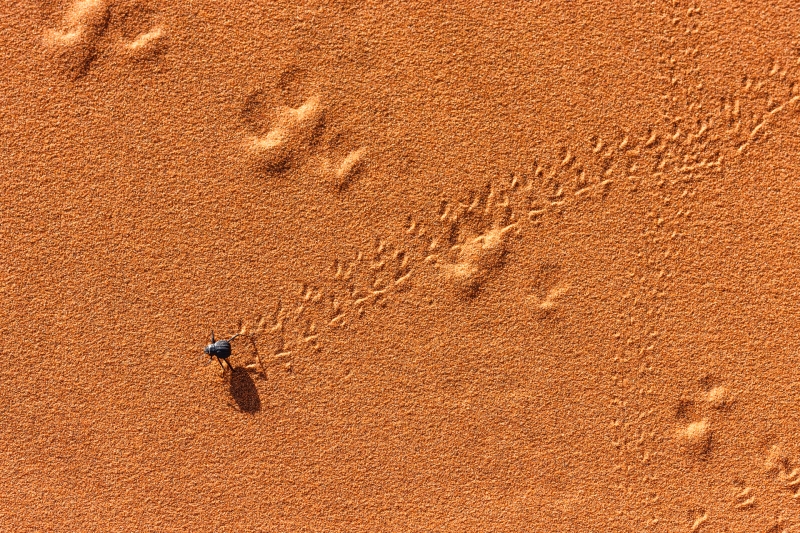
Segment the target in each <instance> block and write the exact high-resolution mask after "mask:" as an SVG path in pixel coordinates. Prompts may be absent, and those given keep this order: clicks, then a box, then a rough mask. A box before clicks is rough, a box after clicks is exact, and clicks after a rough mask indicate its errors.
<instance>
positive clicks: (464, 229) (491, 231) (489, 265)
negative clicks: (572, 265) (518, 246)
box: [428, 188, 517, 298]
mask: <svg viewBox="0 0 800 533" xmlns="http://www.w3.org/2000/svg"><path fill="white" fill-rule="evenodd" d="M440 220H441V221H442V222H443V223H444V224H445V227H446V229H445V232H444V235H443V239H442V241H443V242H438V240H436V239H434V241H433V242H432V244H431V249H432V250H434V251H435V249H436V248H438V247H439V246H448V245H449V250H445V251H444V252H443V253H440V254H437V255H435V256H430V257H429V258H428V261H431V260H433V261H435V262H436V265H437V266H438V267H439V269H440V270H441V273H442V275H443V276H444V278H445V279H446V280H447V281H448V282H449V283H451V284H452V285H453V286H454V287H455V288H456V290H457V291H458V292H459V293H460V294H462V295H464V296H467V297H470V298H471V297H474V296H476V295H477V293H478V291H479V290H480V288H481V287H482V286H483V285H484V284H485V283H486V282H487V281H488V280H489V279H490V278H491V277H492V276H493V275H494V274H495V273H496V272H497V271H498V269H499V268H501V266H502V263H503V260H504V258H505V255H506V250H507V244H508V238H509V236H510V234H511V230H513V229H515V228H516V226H517V224H516V223H510V220H511V209H510V202H509V200H508V198H507V197H504V198H503V199H502V201H498V198H497V196H496V194H495V192H494V191H493V190H492V189H491V188H487V189H486V190H485V191H484V193H482V194H479V195H476V196H475V197H474V198H473V199H472V201H471V202H470V203H469V204H464V203H461V202H458V203H448V202H443V203H442V208H441V210H440Z"/></svg>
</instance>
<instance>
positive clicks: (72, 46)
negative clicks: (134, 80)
mask: <svg viewBox="0 0 800 533" xmlns="http://www.w3.org/2000/svg"><path fill="white" fill-rule="evenodd" d="M108 14H109V13H108V5H107V4H106V2H105V1H104V0H78V1H76V2H75V3H73V4H72V6H71V7H70V8H69V9H68V10H67V12H66V14H65V16H64V19H63V21H62V25H61V28H60V29H58V30H52V31H50V32H49V33H48V34H47V36H46V38H45V41H46V43H47V44H48V45H49V46H50V48H51V50H52V51H53V52H54V53H55V58H56V61H57V63H59V64H60V65H61V67H62V68H63V69H64V70H65V72H66V73H67V74H68V75H69V76H70V77H72V78H80V77H81V76H83V75H84V74H85V73H86V71H87V70H88V69H89V66H90V65H91V63H92V61H93V60H94V58H95V57H96V55H97V41H98V39H99V38H100V37H101V36H102V35H103V33H104V32H105V30H106V26H107V23H108Z"/></svg>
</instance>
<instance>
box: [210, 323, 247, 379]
mask: <svg viewBox="0 0 800 533" xmlns="http://www.w3.org/2000/svg"><path fill="white" fill-rule="evenodd" d="M238 336H239V333H237V334H236V335H234V336H233V337H231V338H230V339H228V340H218V341H215V340H214V330H213V329H212V330H211V344H209V345H208V346H206V347H205V350H203V351H204V352H206V355H208V356H209V359H208V362H209V363H210V362H211V359H213V358H215V357H216V358H217V362H218V363H219V366H221V367H222V371H223V372H225V365H223V364H222V361H223V360H225V363H226V364H227V365H228V368H230V369H231V370H233V366H231V363H230V361H228V357H230V356H231V341H232V340H233V339H235V338H236V337H238Z"/></svg>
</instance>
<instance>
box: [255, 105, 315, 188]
mask: <svg viewBox="0 0 800 533" xmlns="http://www.w3.org/2000/svg"><path fill="white" fill-rule="evenodd" d="M275 115H276V116H275V119H274V126H273V127H272V129H271V130H270V131H269V132H267V134H266V135H264V136H261V137H253V138H251V139H250V141H249V145H250V146H249V150H250V154H251V156H252V157H253V161H254V163H255V165H256V167H257V168H259V169H260V170H265V171H268V172H275V171H283V170H286V169H287V168H288V167H289V166H291V164H292V163H294V162H295V160H296V158H297V157H298V155H299V153H300V152H301V151H302V150H304V149H307V148H308V145H309V143H310V142H311V141H312V139H313V137H314V133H315V131H316V129H317V127H318V126H319V125H320V123H321V121H322V116H323V108H322V104H321V103H320V99H319V98H318V97H316V96H312V97H311V98H309V99H308V100H306V102H305V103H304V104H303V105H301V106H300V107H297V108H291V107H279V108H277V109H276V111H275Z"/></svg>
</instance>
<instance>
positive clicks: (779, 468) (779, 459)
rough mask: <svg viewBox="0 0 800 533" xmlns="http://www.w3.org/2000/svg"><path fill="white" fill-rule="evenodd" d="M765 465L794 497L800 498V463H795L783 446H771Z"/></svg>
mask: <svg viewBox="0 0 800 533" xmlns="http://www.w3.org/2000/svg"><path fill="white" fill-rule="evenodd" d="M764 467H765V468H766V470H767V472H768V473H770V474H773V475H775V477H776V478H777V480H778V482H779V483H780V484H781V485H782V486H783V487H784V488H785V489H786V490H788V491H790V492H791V493H792V498H795V499H796V498H800V465H796V466H795V465H793V464H792V461H791V460H790V459H789V456H788V455H787V454H786V452H785V451H784V450H783V448H782V447H781V446H779V445H777V444H776V445H774V446H772V447H771V448H770V450H769V453H768V454H767V459H766V460H765V461H764Z"/></svg>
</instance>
